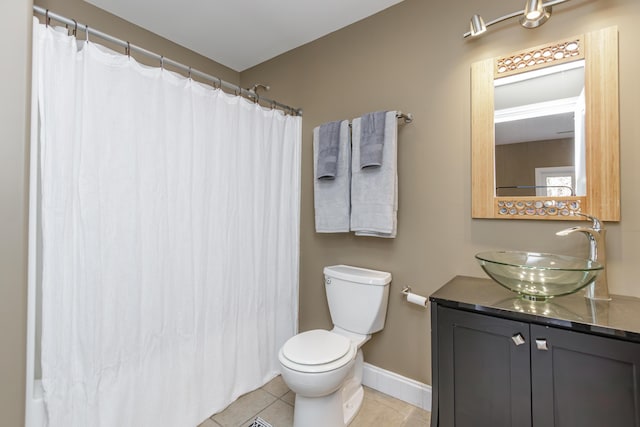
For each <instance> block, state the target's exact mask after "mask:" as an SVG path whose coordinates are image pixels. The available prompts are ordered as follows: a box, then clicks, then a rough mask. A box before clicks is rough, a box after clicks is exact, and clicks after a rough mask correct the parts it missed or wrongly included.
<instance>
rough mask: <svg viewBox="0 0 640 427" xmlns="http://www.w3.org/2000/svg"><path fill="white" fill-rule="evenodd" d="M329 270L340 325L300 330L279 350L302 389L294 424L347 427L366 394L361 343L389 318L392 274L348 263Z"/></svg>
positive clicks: (288, 379)
mask: <svg viewBox="0 0 640 427" xmlns="http://www.w3.org/2000/svg"><path fill="white" fill-rule="evenodd" d="M324 273H325V288H326V290H327V299H328V302H329V308H330V311H331V317H332V319H333V321H334V324H335V326H334V328H333V329H332V330H331V331H328V330H323V329H315V330H311V331H307V332H303V333H300V334H298V335H296V336H294V337H292V338H290V339H289V340H288V341H287V342H286V343H285V344H284V345H283V346H282V348H281V349H280V352H279V354H278V360H279V361H280V371H281V374H282V379H283V380H284V382H285V383H286V384H287V385H288V386H289V388H290V389H291V390H292V391H293V392H294V393H295V394H296V398H295V407H294V421H293V425H294V427H344V426H347V425H348V424H349V423H350V422H351V421H352V420H353V418H354V417H355V415H356V414H357V412H358V410H359V409H360V406H361V405H362V400H363V397H364V392H363V389H362V367H363V363H364V358H363V354H362V350H361V349H360V348H361V347H362V345H363V344H364V343H365V342H367V341H368V340H369V338H370V337H371V333H374V332H377V331H379V330H381V329H382V328H383V327H384V319H385V317H386V307H387V301H388V292H389V287H388V285H389V283H390V281H391V275H390V274H389V273H385V272H380V271H376V270H368V269H362V268H358V267H349V266H342V265H341V266H332V267H325V269H324ZM354 298H355V299H354Z"/></svg>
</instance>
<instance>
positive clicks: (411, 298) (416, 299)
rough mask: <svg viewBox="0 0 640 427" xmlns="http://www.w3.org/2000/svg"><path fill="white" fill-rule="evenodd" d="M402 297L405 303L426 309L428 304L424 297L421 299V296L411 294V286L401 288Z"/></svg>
mask: <svg viewBox="0 0 640 427" xmlns="http://www.w3.org/2000/svg"><path fill="white" fill-rule="evenodd" d="M402 295H404V296H405V297H406V298H407V302H410V303H412V304H417V305H420V306H422V307H426V306H427V303H428V302H429V300H428V299H427V298H426V297H423V296H422V295H418V294H414V293H413V292H411V286H405V287H404V288H402Z"/></svg>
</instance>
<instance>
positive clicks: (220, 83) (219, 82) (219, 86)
mask: <svg viewBox="0 0 640 427" xmlns="http://www.w3.org/2000/svg"><path fill="white" fill-rule="evenodd" d="M218 89H220V90H222V79H221V78H220V77H218Z"/></svg>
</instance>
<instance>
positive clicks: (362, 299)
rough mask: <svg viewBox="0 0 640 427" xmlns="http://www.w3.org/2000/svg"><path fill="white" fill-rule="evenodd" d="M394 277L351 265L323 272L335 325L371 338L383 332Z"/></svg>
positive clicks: (334, 267) (335, 266)
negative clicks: (390, 287) (370, 335)
mask: <svg viewBox="0 0 640 427" xmlns="http://www.w3.org/2000/svg"><path fill="white" fill-rule="evenodd" d="M390 283H391V273H387V272H385V271H377V270H369V269H366V268H360V267H351V266H348V265H333V266H330V267H325V268H324V286H325V289H326V292H327V300H328V303H329V311H330V312H331V319H332V320H333V324H334V325H335V326H338V327H340V328H342V329H346V330H347V331H350V332H354V333H357V334H362V335H369V334H372V333H374V332H378V331H380V330H381V329H382V328H384V321H385V319H386V317H387V303H388V301H389V284H390Z"/></svg>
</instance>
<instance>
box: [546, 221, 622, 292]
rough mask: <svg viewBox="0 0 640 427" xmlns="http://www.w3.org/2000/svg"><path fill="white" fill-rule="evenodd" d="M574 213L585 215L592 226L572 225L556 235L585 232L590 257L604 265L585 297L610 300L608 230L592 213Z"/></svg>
mask: <svg viewBox="0 0 640 427" xmlns="http://www.w3.org/2000/svg"><path fill="white" fill-rule="evenodd" d="M573 215H579V216H583V217H585V218H587V219H589V220H591V223H592V224H591V228H589V227H582V226H577V227H570V228H566V229H564V230H561V231H558V232H557V233H556V236H568V235H569V234H571V233H573V232H574V231H579V232H581V233H583V234H584V235H585V236H586V237H587V239H589V259H590V260H591V261H597V262H599V263H600V264H602V266H603V267H604V268H603V270H602V272H601V273H600V275H599V276H598V278H597V279H596V280H594V281H593V282H592V283H591V284H590V285H588V286H587V291H586V292H585V297H586V298H589V299H592V300H606V301H608V300H610V299H611V297H610V296H609V285H608V284H607V252H606V241H605V234H606V231H607V230H605V229H604V227H603V226H602V223H601V222H600V220H599V219H598V218H596V217H594V216H591V215H585V214H583V213H578V212H575V213H574V214H573Z"/></svg>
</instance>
